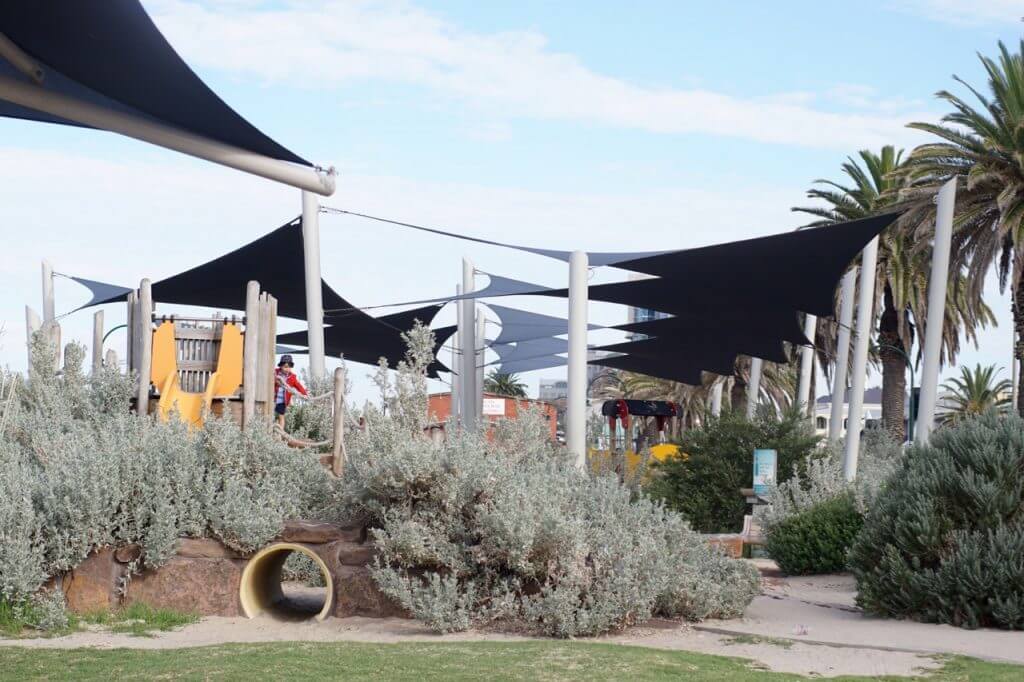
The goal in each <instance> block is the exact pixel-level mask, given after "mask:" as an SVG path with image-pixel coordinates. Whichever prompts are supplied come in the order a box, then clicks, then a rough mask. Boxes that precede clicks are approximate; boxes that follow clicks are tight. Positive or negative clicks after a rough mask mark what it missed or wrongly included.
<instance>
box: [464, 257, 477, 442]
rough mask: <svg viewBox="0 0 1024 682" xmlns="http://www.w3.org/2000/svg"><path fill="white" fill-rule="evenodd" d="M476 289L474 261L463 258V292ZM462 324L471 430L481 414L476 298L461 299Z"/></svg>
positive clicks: (466, 418) (467, 416)
mask: <svg viewBox="0 0 1024 682" xmlns="http://www.w3.org/2000/svg"><path fill="white" fill-rule="evenodd" d="M475 290H476V282H475V272H474V270H473V263H472V262H471V261H470V260H469V259H467V258H463V259H462V293H463V294H464V295H465V294H470V293H472V292H474V291H475ZM459 310H460V312H461V315H460V316H461V318H462V325H461V329H460V330H459V341H460V343H459V346H460V350H461V351H462V358H461V359H460V362H459V367H460V368H461V371H460V372H459V374H460V375H461V380H462V383H461V389H462V426H463V428H465V429H468V430H470V431H474V430H476V427H477V420H478V419H479V417H480V415H479V414H478V413H477V410H476V396H477V388H476V317H475V310H476V300H475V299H472V298H467V299H464V300H462V301H459Z"/></svg>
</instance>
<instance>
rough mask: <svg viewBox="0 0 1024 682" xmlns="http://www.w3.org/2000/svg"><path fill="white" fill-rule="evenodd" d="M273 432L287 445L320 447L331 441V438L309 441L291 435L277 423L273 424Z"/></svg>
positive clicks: (329, 443)
mask: <svg viewBox="0 0 1024 682" xmlns="http://www.w3.org/2000/svg"><path fill="white" fill-rule="evenodd" d="M274 434H275V435H277V436H278V437H279V438H281V440H283V441H284V442H286V443H287V444H288V445H297V446H299V447H302V448H322V447H326V446H328V445H331V444H332V443H333V441H331V440H321V441H311V440H304V439H302V438H296V437H295V436H293V435H291V434H290V433H288V432H287V431H285V430H284V429H282V428H281V427H280V426H279V425H277V424H274Z"/></svg>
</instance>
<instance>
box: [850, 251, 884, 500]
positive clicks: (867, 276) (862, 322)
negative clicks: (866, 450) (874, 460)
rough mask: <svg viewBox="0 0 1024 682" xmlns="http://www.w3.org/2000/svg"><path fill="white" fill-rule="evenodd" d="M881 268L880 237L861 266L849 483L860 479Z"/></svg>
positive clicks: (865, 255)
mask: <svg viewBox="0 0 1024 682" xmlns="http://www.w3.org/2000/svg"><path fill="white" fill-rule="evenodd" d="M877 265H878V237H875V238H874V239H872V240H871V241H870V242H868V245H867V246H865V247H864V251H863V253H862V254H861V263H860V291H859V292H858V297H857V337H856V338H855V339H854V342H853V376H852V377H850V405H849V409H848V410H847V412H846V449H845V452H844V453H843V475H844V476H845V477H846V480H847V481H852V480H853V479H854V478H856V476H857V458H858V456H859V455H860V430H861V427H860V418H861V415H862V414H863V412H864V385H865V384H866V383H867V380H868V346H869V344H870V341H871V327H872V325H873V323H874V321H875V316H874V304H875V270H876V267H877Z"/></svg>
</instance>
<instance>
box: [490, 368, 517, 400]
mask: <svg viewBox="0 0 1024 682" xmlns="http://www.w3.org/2000/svg"><path fill="white" fill-rule="evenodd" d="M484 391H486V392H487V393H496V394H498V395H504V396H508V397H510V398H525V397H526V384H524V383H523V382H522V381H520V380H519V377H518V376H516V375H515V374H512V373H508V372H499V371H498V370H496V369H492V370H491V371H490V372H489V373H488V374H487V377H486V378H485V379H484Z"/></svg>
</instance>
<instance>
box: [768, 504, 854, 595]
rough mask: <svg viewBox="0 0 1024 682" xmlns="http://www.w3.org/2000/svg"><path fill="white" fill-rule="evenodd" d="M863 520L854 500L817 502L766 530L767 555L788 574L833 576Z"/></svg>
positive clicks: (844, 562)
mask: <svg viewBox="0 0 1024 682" xmlns="http://www.w3.org/2000/svg"><path fill="white" fill-rule="evenodd" d="M863 523H864V521H863V518H862V517H861V515H860V512H859V511H857V506H856V504H855V503H854V500H853V497H852V496H851V495H849V494H846V495H841V496H839V497H836V498H833V499H831V500H826V501H824V502H819V503H818V504H816V505H814V506H813V507H811V508H809V509H806V510H804V511H802V512H800V513H798V514H795V515H794V516H791V517H790V518H788V519H786V520H785V521H783V522H782V523H779V524H776V525H774V526H772V527H771V528H770V529H769V530H768V531H767V535H768V538H767V539H768V554H769V555H771V557H772V559H774V560H775V563H777V564H778V565H779V568H780V569H782V572H783V573H785V574H787V575H806V574H814V573H836V572H838V571H842V570H844V569H845V568H846V559H847V555H848V554H849V551H850V546H851V545H852V544H853V542H854V540H855V539H856V537H857V533H858V532H860V529H861V526H862V525H863Z"/></svg>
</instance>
